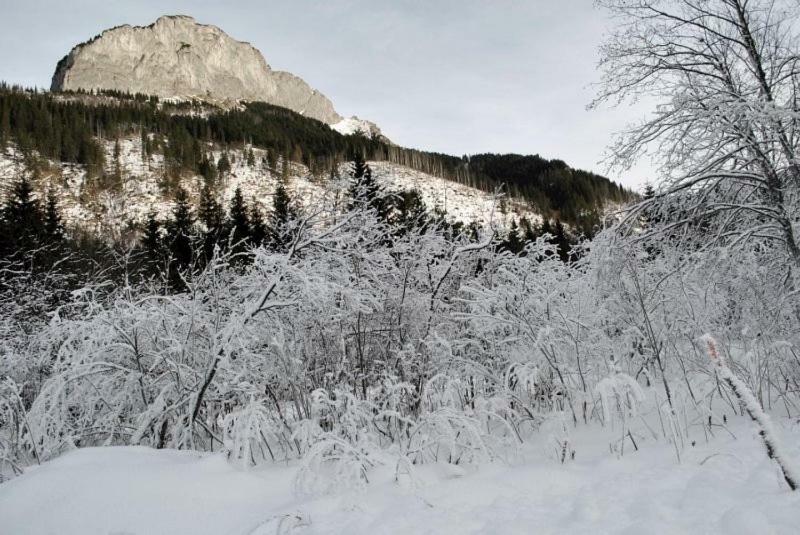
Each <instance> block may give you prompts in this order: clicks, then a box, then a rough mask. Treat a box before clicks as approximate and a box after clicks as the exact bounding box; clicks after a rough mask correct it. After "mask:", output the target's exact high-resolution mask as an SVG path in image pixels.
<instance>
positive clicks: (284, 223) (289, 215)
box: [267, 180, 296, 251]
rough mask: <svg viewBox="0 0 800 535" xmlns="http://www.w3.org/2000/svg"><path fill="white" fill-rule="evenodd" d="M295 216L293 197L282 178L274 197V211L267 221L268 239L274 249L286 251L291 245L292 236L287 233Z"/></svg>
mask: <svg viewBox="0 0 800 535" xmlns="http://www.w3.org/2000/svg"><path fill="white" fill-rule="evenodd" d="M295 217H296V214H295V210H294V207H293V206H292V199H291V197H290V196H289V193H288V192H287V191H286V186H285V185H284V183H283V181H282V180H280V181H278V185H277V186H276V188H275V194H274V195H273V197H272V212H270V214H269V219H268V223H267V240H268V244H269V247H270V248H271V249H272V250H275V251H284V250H285V249H286V247H287V246H288V245H289V243H290V237H289V236H288V235H287V232H288V229H289V222H290V221H291V220H292V219H294V218H295Z"/></svg>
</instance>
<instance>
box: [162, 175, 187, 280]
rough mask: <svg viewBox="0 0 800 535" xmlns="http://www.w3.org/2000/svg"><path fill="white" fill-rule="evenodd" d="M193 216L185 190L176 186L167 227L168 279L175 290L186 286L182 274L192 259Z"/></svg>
mask: <svg viewBox="0 0 800 535" xmlns="http://www.w3.org/2000/svg"><path fill="white" fill-rule="evenodd" d="M193 230H194V216H193V215H192V209H191V206H190V204H189V198H188V195H187V193H186V190H184V189H183V188H178V191H177V193H176V194H175V207H174V208H173V210H172V221H170V222H169V225H168V227H167V231H168V236H167V241H168V246H169V253H170V260H171V261H170V266H169V281H170V286H171V287H172V289H173V290H175V291H181V290H184V289H185V288H186V285H185V283H184V282H183V274H184V273H185V272H186V271H187V270H188V269H189V268H190V267H191V265H192V259H193V249H192V234H193Z"/></svg>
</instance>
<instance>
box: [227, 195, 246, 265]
mask: <svg viewBox="0 0 800 535" xmlns="http://www.w3.org/2000/svg"><path fill="white" fill-rule="evenodd" d="M228 229H229V232H228V235H229V239H230V240H231V242H232V243H233V244H234V245H235V249H237V250H239V251H241V250H242V248H243V247H244V246H245V245H246V242H248V241H249V240H250V215H249V214H248V213H247V205H246V204H245V202H244V197H242V190H241V189H240V188H236V191H235V192H234V193H233V197H232V198H231V203H230V206H229V208H228Z"/></svg>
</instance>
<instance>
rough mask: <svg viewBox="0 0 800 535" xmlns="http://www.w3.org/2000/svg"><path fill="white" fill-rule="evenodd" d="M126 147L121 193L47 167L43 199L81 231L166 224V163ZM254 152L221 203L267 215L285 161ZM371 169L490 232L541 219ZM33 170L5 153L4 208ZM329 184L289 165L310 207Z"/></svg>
mask: <svg viewBox="0 0 800 535" xmlns="http://www.w3.org/2000/svg"><path fill="white" fill-rule="evenodd" d="M348 120H350V119H348ZM348 120H346V121H348ZM359 121H360V120H359ZM101 144H102V146H103V148H104V151H105V155H106V171H107V172H109V173H112V172H114V167H115V160H114V156H113V154H114V141H110V140H101ZM119 144H120V170H121V174H122V178H123V185H122V190H121V191H120V192H118V193H114V192H109V191H100V192H99V193H97V194H96V195H91V194H89V195H87V193H88V190H87V182H86V171H85V169H83V167H82V166H79V165H74V164H69V163H62V162H47V165H46V166H45V167H44V169H43V170H42V172H41V177H40V178H39V179H38V181H37V183H36V185H35V187H36V190H37V191H38V192H39V193H40V194H43V193H44V192H46V191H50V190H51V191H54V192H55V193H56V195H57V198H58V201H59V205H60V208H61V213H62V217H63V219H64V221H65V222H66V223H67V224H68V225H70V226H80V227H82V228H83V229H86V230H89V231H91V232H94V233H95V234H97V235H100V236H111V237H114V238H116V239H120V238H121V237H122V235H123V234H124V233H125V232H126V230H127V229H129V228H130V227H131V226H134V225H141V224H143V223H144V222H145V221H146V219H147V215H148V214H149V213H150V212H154V213H155V214H156V215H157V217H159V218H166V217H168V216H169V215H170V212H171V210H172V206H173V203H172V199H170V198H168V197H165V196H164V194H163V193H162V191H161V188H160V187H159V182H160V181H161V178H162V176H163V173H164V169H163V168H164V163H163V157H162V156H161V155H160V154H153V155H151V156H149V157H147V158H142V150H141V140H140V139H139V138H138V137H134V138H122V139H120V140H119ZM250 149H251V147H245V148H244V149H241V148H240V149H231V150H229V151H228V154H229V156H231V157H232V158H231V159H232V160H233V161H232V165H231V171H230V172H229V173H227V174H226V175H225V176H224V177H221V178H220V179H219V180H220V182H221V184H220V191H219V200H220V201H221V202H222V203H223V205H224V206H227V203H228V201H229V199H231V197H233V192H234V191H235V190H236V188H237V187H238V188H241V190H242V194H243V195H244V198H245V199H246V200H247V201H248V202H252V201H255V202H256V203H257V204H259V205H260V206H261V208H262V209H268V208H269V207H270V206H271V203H272V194H273V192H274V190H275V187H276V185H277V181H278V179H279V178H280V175H281V172H280V169H281V165H282V164H281V163H280V162H278V163H277V165H276V166H275V167H274V168H273V169H268V168H266V167H265V166H264V165H263V164H262V160H263V158H264V157H265V155H266V151H264V150H262V149H258V148H255V147H252V150H253V154H254V156H255V160H256V164H255V165H254V166H249V165H247V151H249V150H250ZM208 152H209V154H210V155H212V156H213V158H214V160H218V159H219V158H220V156H221V155H222V151H221V150H220V149H219V148H217V147H213V146H211V145H209V147H208ZM369 165H370V167H372V169H373V172H374V175H375V177H376V179H377V180H378V181H379V182H381V183H383V184H384V185H385V186H386V188H387V189H388V190H389V191H402V190H409V189H416V190H418V191H419V192H420V194H421V196H422V200H423V202H424V203H425V204H426V206H427V207H428V209H429V210H433V209H434V208H439V209H442V210H445V211H446V212H447V218H448V219H449V220H451V221H460V222H462V223H465V224H469V223H471V222H472V221H477V222H478V223H479V224H482V225H486V224H489V223H492V224H496V225H499V226H504V227H507V226H508V225H510V223H511V220H512V219H519V218H520V217H523V216H524V217H527V218H528V219H529V220H530V221H531V222H536V221H539V220H541V217H540V216H539V215H538V214H537V213H536V212H534V211H532V210H530V208H529V207H528V206H527V204H526V203H525V202H523V201H521V200H517V199H506V200H505V201H504V202H503V203H500V202H499V201H498V200H497V199H495V198H494V196H493V195H491V194H489V193H486V192H484V191H481V190H478V189H475V188H471V187H469V186H465V185H463V184H458V183H455V182H451V181H449V180H445V179H442V178H438V177H435V176H432V175H429V174H426V173H423V172H421V171H416V170H414V169H411V168H408V167H404V166H401V165H396V164H390V163H387V162H374V161H371V162H369ZM349 168H350V164H349V163H343V164H342V165H341V166H340V168H339V170H338V171H339V174H340V176H342V177H346V176H347V175H348V172H349ZM25 169H26V167H25V164H24V158H23V157H22V155H21V154H20V153H19V151H17V150H16V149H15V148H14V147H13V146H8V147H7V148H6V149H5V150H4V151H3V150H0V201H3V200H4V196H5V194H6V193H7V192H8V191H10V186H11V185H12V184H13V182H14V181H15V180H17V178H18V177H19V176H21V175H22V174H23V173H24V172H25ZM276 169H277V170H278V172H276ZM327 181H328V178H327V176H326V177H322V178H321V177H314V176H312V174H311V173H310V172H309V170H308V169H307V168H306V167H305V166H303V165H301V164H296V163H290V165H289V172H288V185H289V191H290V192H291V193H292V194H293V196H294V197H295V199H297V201H298V202H299V203H300V204H302V205H303V206H312V205H315V204H318V202H319V200H320V198H321V197H323V196H326V195H327V196H331V193H330V192H328V191H326V186H327V184H326V183H327ZM202 184H203V181H202V178H201V177H199V176H192V177H185V178H184V179H183V180H182V186H183V187H184V188H185V189H186V190H187V191H188V192H189V196H190V199H193V200H194V201H198V199H199V194H200V190H201V188H202ZM501 209H502V210H501Z"/></svg>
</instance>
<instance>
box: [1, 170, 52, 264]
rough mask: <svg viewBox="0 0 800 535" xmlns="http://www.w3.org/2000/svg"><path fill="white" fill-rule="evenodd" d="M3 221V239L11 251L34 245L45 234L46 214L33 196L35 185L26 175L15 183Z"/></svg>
mask: <svg viewBox="0 0 800 535" xmlns="http://www.w3.org/2000/svg"><path fill="white" fill-rule="evenodd" d="M2 223H3V235H4V239H3V241H4V242H5V247H10V248H11V252H13V251H14V250H15V249H28V248H31V247H34V246H35V245H36V244H37V243H38V241H39V238H40V237H41V236H42V235H43V233H44V216H43V214H42V210H41V207H40V206H39V203H38V201H37V200H36V199H35V198H34V197H33V186H32V185H31V182H30V180H28V179H27V178H26V177H22V178H21V179H20V180H19V181H17V182H16V183H15V184H14V186H13V188H12V190H11V194H10V195H9V197H8V200H7V201H6V204H5V206H4V207H3V213H2Z"/></svg>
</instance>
